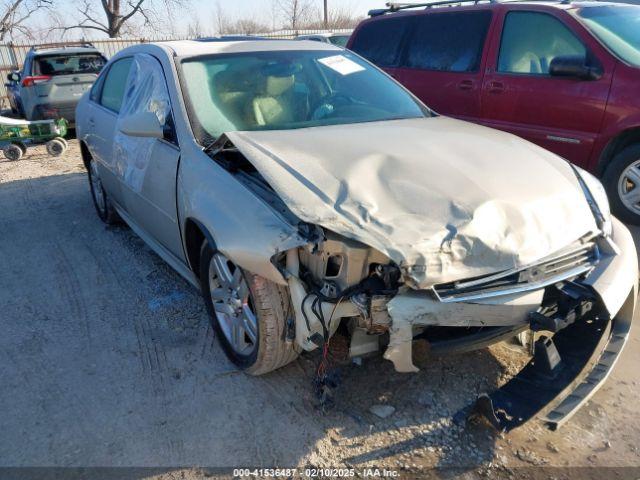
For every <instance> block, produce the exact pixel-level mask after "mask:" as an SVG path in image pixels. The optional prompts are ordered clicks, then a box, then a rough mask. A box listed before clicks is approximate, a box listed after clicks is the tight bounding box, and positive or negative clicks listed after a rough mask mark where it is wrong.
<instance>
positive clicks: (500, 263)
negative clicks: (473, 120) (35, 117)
mask: <svg viewBox="0 0 640 480" xmlns="http://www.w3.org/2000/svg"><path fill="white" fill-rule="evenodd" d="M227 137H228V138H229V140H231V141H232V142H233V143H234V145H235V146H236V147H237V148H238V149H239V150H240V151H241V152H242V153H243V154H244V155H245V156H246V157H247V159H248V160H249V161H250V162H251V163H252V164H253V165H254V166H255V167H256V169H257V170H258V171H259V172H260V173H261V174H262V176H263V177H264V178H265V180H266V181H267V182H268V183H269V184H270V185H271V186H272V187H273V188H274V190H275V191H276V192H277V193H278V195H279V196H280V197H281V198H282V199H283V200H284V202H285V203H286V204H287V205H288V207H289V208H290V209H291V211H292V212H293V213H294V214H295V215H297V216H298V217H299V218H300V219H301V220H303V221H305V222H308V223H312V224H317V225H320V226H322V227H324V228H327V229H329V230H331V231H333V232H335V233H338V234H341V235H344V236H345V237H348V238H351V239H354V240H358V241H360V242H362V243H365V244H367V245H369V246H371V247H373V248H375V249H377V250H379V251H380V252H382V253H384V254H385V255H387V256H388V257H389V258H390V259H392V260H393V261H395V262H396V263H397V264H398V265H400V266H401V267H403V269H404V270H405V276H406V277H407V278H408V279H409V281H410V282H411V283H412V286H413V287H414V288H428V287H430V286H432V285H434V284H438V283H444V282H450V281H454V280H460V279H463V278H470V277H475V276H480V275H485V274H489V273H495V272H499V271H502V270H506V269H510V268H514V267H521V266H525V265H527V264H530V263H532V262H535V261H537V260H540V259H541V258H544V257H546V256H548V255H550V254H552V253H554V252H556V251H558V250H560V249H562V248H563V247H566V246H568V245H570V244H571V243H573V242H575V241H577V240H578V239H580V238H581V237H583V236H584V235H586V234H588V233H590V232H595V231H597V226H596V223H595V220H594V218H593V215H592V213H591V210H590V208H589V206H588V204H587V202H586V200H585V197H584V194H583V192H582V190H581V188H580V186H579V183H578V181H577V179H576V176H575V173H574V172H573V171H572V169H571V167H570V166H569V164H568V163H566V162H565V161H563V160H562V159H560V158H559V157H557V156H555V155H553V154H551V153H549V152H547V151H546V150H543V149H541V148H539V147H537V146H535V145H533V144H531V143H529V142H526V141H524V140H522V139H519V138H517V137H515V136H513V135H510V134H506V133H503V132H499V131H496V130H492V129H489V128H485V127H481V126H477V125H473V124H470V123H466V122H462V121H458V120H454V119H451V118H446V117H434V118H424V119H410V120H394V121H387V122H374V123H362V124H353V125H338V126H328V127H318V128H306V129H299V130H289V131H256V132H232V133H228V134H227Z"/></svg>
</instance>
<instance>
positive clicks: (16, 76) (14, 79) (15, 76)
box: [7, 72, 20, 83]
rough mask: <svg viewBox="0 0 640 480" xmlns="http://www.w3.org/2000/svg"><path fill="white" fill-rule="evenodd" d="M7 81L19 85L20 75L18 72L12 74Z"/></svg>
mask: <svg viewBox="0 0 640 480" xmlns="http://www.w3.org/2000/svg"><path fill="white" fill-rule="evenodd" d="M7 80H9V81H10V82H16V83H17V82H19V81H20V74H19V73H18V72H11V73H9V74H8V75H7Z"/></svg>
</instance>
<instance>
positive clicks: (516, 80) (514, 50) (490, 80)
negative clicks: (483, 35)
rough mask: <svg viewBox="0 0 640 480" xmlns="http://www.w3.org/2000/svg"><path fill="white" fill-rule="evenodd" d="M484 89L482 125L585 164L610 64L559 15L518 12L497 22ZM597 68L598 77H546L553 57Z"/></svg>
mask: <svg viewBox="0 0 640 480" xmlns="http://www.w3.org/2000/svg"><path fill="white" fill-rule="evenodd" d="M499 25H500V31H501V35H495V36H494V37H495V39H496V40H495V43H494V45H492V50H491V53H490V62H489V63H488V65H487V67H488V71H487V73H486V75H485V78H484V83H483V90H482V117H483V119H482V122H483V123H485V124H486V125H488V126H491V127H494V128H499V129H502V130H506V131H509V132H511V133H515V134H516V135H519V136H521V137H523V138H526V139H527V140H530V141H532V142H534V143H537V144H538V145H540V146H542V147H544V148H546V149H548V150H551V151H553V152H555V153H557V154H559V155H561V156H563V157H564V158H566V159H568V160H570V161H572V162H575V163H577V164H582V165H586V164H587V162H588V159H589V156H590V153H591V151H592V149H593V145H594V142H595V140H596V139H597V137H598V134H599V132H600V128H601V124H602V119H603V115H604V111H605V107H606V102H607V98H608V94H609V88H610V85H611V79H612V74H613V69H614V65H613V63H614V62H612V60H611V59H609V58H608V56H607V55H603V54H602V48H601V47H598V46H597V45H594V44H593V39H591V38H590V37H588V36H587V35H585V33H584V31H582V30H581V28H580V27H579V25H578V24H577V22H575V21H574V20H573V19H571V18H570V17H569V16H568V15H567V14H566V13H565V12H563V11H561V10H555V11H542V10H535V9H525V8H522V7H520V8H519V9H514V10H512V11H506V12H503V13H502V14H501V18H500V22H499ZM565 55H567V56H568V55H571V56H581V57H584V58H585V61H586V62H591V63H592V64H593V63H598V64H600V65H601V66H602V67H603V70H604V75H603V76H602V77H601V78H600V79H598V80H582V79H578V78H567V77H552V76H551V75H549V66H550V63H551V61H552V60H553V59H554V58H555V57H557V56H565Z"/></svg>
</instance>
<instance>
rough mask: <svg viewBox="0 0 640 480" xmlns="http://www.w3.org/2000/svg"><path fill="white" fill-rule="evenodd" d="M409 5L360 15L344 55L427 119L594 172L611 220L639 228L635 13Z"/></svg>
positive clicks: (585, 6)
mask: <svg viewBox="0 0 640 480" xmlns="http://www.w3.org/2000/svg"><path fill="white" fill-rule="evenodd" d="M470 3H471V2H470ZM418 7H425V8H421V9H420V10H408V8H414V9H415V8H416V6H411V7H408V6H407V5H406V4H404V5H401V4H398V5H397V6H394V5H393V4H391V6H390V8H389V9H385V10H377V11H372V12H370V15H372V18H369V19H367V20H365V21H363V22H362V23H361V24H360V25H359V26H358V28H357V29H356V30H355V32H354V33H353V35H352V36H351V39H350V41H349V44H348V46H347V47H348V48H349V49H351V50H353V51H354V52H356V53H358V54H360V55H362V56H363V57H365V58H367V59H368V60H370V61H371V62H373V63H375V64H377V65H378V66H380V67H382V68H384V70H385V71H386V72H387V73H389V75H391V76H392V77H394V78H396V79H397V80H398V81H399V82H400V83H402V84H404V85H405V86H406V87H407V88H408V89H409V90H411V91H412V92H413V93H414V94H415V95H416V96H417V97H419V98H420V99H421V100H422V101H423V102H424V103H426V104H427V105H429V106H430V107H431V108H433V109H434V110H435V111H436V112H439V113H441V114H444V115H449V116H452V117H457V118H460V119H463V120H469V121H472V122H477V123H481V124H484V125H487V126H489V127H494V128H498V129H500V130H506V131H508V132H511V133H514V134H516V135H519V136H521V137H523V138H525V139H527V140H530V141H532V142H534V143H537V144H538V145H540V146H542V147H544V148H547V149H548V150H551V151H552V152H555V153H557V154H558V155H561V156H562V157H564V158H566V159H567V160H570V161H571V162H573V163H575V164H577V165H579V166H581V167H583V168H585V169H587V170H589V171H591V172H593V173H594V174H596V175H597V176H599V177H600V178H601V179H602V181H603V184H604V185H605V188H606V189H607V192H608V193H609V198H610V201H611V205H612V210H613V212H614V213H615V214H616V215H617V216H618V217H619V218H620V219H622V220H623V221H626V222H628V223H634V224H640V6H632V5H625V4H612V3H602V2H584V3H583V2H571V1H567V0H564V1H561V2H539V1H537V2H535V1H528V2H526V1H523V2H514V1H511V2H506V1H505V2H500V3H495V2H489V3H478V2H473V3H472V4H468V3H467V4H465V3H464V2H463V3H460V2H457V3H455V4H454V3H452V2H437V3H432V4H420V5H418ZM399 10H405V11H399ZM513 160H514V161H517V160H518V159H517V158H514V159H513Z"/></svg>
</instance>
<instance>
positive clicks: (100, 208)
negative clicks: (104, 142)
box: [88, 158, 120, 225]
mask: <svg viewBox="0 0 640 480" xmlns="http://www.w3.org/2000/svg"><path fill="white" fill-rule="evenodd" d="M88 176H89V188H90V189H91V198H92V199H93V206H94V207H95V208H96V213H97V214H98V217H99V218H100V220H102V221H103V222H104V223H106V224H107V225H115V224H117V223H119V222H120V217H119V216H118V213H117V212H116V210H115V208H114V206H113V204H112V203H111V200H110V199H109V195H107V192H106V191H105V189H104V187H103V186H102V180H101V179H100V173H99V171H98V165H97V164H96V161H95V160H94V159H93V158H91V159H89V169H88Z"/></svg>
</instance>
